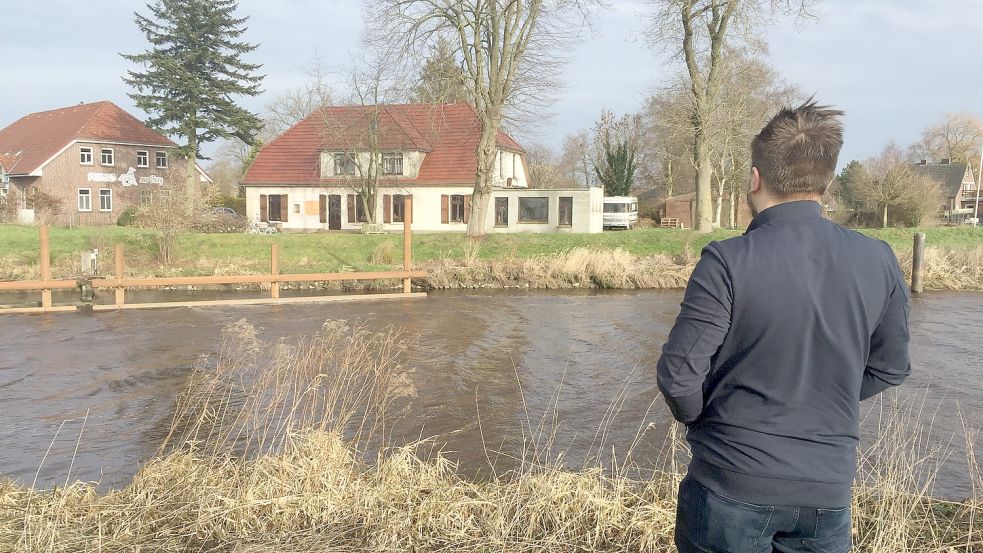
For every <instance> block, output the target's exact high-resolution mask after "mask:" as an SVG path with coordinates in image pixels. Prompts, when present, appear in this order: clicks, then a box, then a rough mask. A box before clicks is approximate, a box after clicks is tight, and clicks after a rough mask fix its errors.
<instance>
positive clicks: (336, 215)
mask: <svg viewBox="0 0 983 553" xmlns="http://www.w3.org/2000/svg"><path fill="white" fill-rule="evenodd" d="M328 230H341V195H340V194H331V195H330V196H328Z"/></svg>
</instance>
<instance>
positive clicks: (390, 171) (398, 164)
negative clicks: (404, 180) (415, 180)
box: [382, 153, 403, 175]
mask: <svg viewBox="0 0 983 553" xmlns="http://www.w3.org/2000/svg"><path fill="white" fill-rule="evenodd" d="M382 174H383V175H402V174H403V154H401V153H396V154H382Z"/></svg>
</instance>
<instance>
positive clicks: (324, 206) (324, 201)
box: [317, 194, 328, 224]
mask: <svg viewBox="0 0 983 553" xmlns="http://www.w3.org/2000/svg"><path fill="white" fill-rule="evenodd" d="M317 210H318V216H319V217H320V218H319V219H318V220H319V221H321V223H322V224H323V223H327V222H328V197H327V196H325V195H324V194H321V195H320V196H319V197H318V206H317Z"/></svg>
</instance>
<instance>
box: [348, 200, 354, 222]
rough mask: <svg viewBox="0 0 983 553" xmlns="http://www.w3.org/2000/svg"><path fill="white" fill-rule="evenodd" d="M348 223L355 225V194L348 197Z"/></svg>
mask: <svg viewBox="0 0 983 553" xmlns="http://www.w3.org/2000/svg"><path fill="white" fill-rule="evenodd" d="M348 222H349V223H355V222H356V221H355V194H349V195H348Z"/></svg>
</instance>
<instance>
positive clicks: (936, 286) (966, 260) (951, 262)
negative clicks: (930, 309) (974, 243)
mask: <svg viewBox="0 0 983 553" xmlns="http://www.w3.org/2000/svg"><path fill="white" fill-rule="evenodd" d="M895 253H896V254H897V256H898V261H900V262H901V268H902V270H903V271H904V273H905V276H906V277H907V278H908V279H909V280H910V279H911V252H910V251H902V252H895ZM924 263H925V265H924V267H925V268H924V273H923V276H922V278H923V283H924V286H925V289H926V290H967V291H970V290H972V291H980V290H983V247H976V248H975V249H969V250H945V249H942V248H932V247H929V248H925V260H924Z"/></svg>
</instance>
